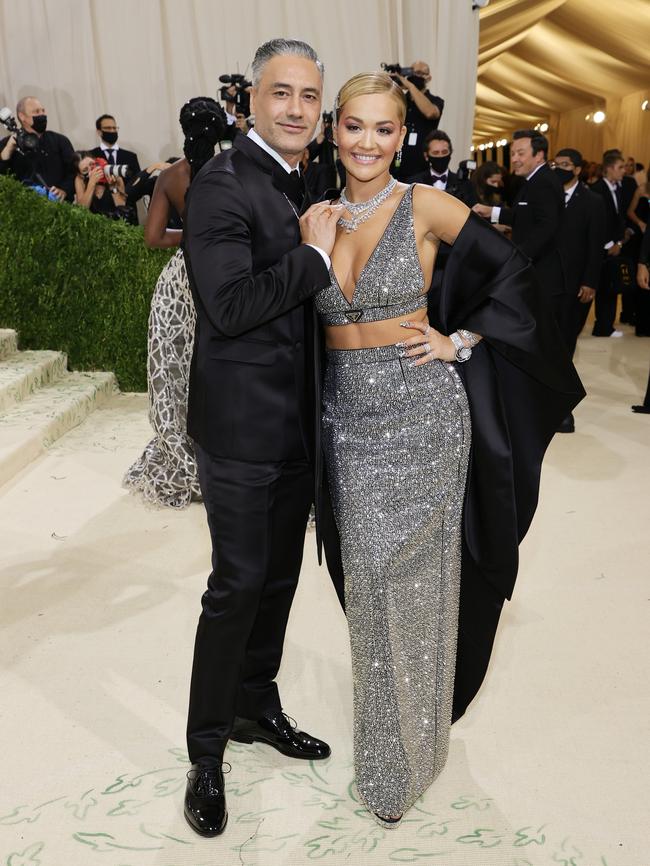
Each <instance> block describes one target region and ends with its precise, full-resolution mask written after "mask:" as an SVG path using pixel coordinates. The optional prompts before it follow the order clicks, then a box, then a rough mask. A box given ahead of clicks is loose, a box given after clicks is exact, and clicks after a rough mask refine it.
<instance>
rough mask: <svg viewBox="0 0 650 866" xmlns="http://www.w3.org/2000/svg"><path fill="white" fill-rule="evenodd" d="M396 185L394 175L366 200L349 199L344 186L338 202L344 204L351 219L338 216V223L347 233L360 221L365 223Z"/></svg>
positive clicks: (354, 229) (359, 223)
mask: <svg viewBox="0 0 650 866" xmlns="http://www.w3.org/2000/svg"><path fill="white" fill-rule="evenodd" d="M396 185H397V181H396V180H395V178H394V177H391V179H390V180H389V181H388V183H387V184H386V186H385V187H384V188H383V189H380V190H379V192H378V193H377V194H376V195H373V197H372V198H369V199H368V201H356V202H355V201H350V200H349V199H348V197H347V196H346V194H345V190H346V189H347V187H344V188H343V189H342V190H341V195H340V197H339V202H340V204H342V205H344V207H345V208H346V210H347V211H348V212H349V213H351V214H352V219H346V218H345V217H339V225H340V226H343V228H344V229H345V230H346V232H347V233H348V234H350V232H355V231H356V230H357V229H358V228H359V226H360V225H361V223H365V221H366V220H368V219H370V217H371V216H372V215H373V214H374V213H375V211H376V210H377V209H378V208H379V206H380V205H381V204H383V203H384V202H385V201H386V199H387V198H388V196H389V195H390V194H391V193H392V191H393V190H394V189H395V187H396Z"/></svg>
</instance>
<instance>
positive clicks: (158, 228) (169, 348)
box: [124, 97, 225, 508]
mask: <svg viewBox="0 0 650 866" xmlns="http://www.w3.org/2000/svg"><path fill="white" fill-rule="evenodd" d="M180 123H181V127H182V128H183V132H184V133H185V146H184V151H185V158H184V159H181V160H179V161H177V162H175V163H174V164H173V165H172V166H171V167H170V168H165V170H164V171H163V172H162V173H161V175H160V176H159V178H158V181H157V183H156V186H155V188H154V194H153V197H152V200H151V207H150V208H149V215H148V220H147V227H146V230H145V238H146V241H147V244H148V245H149V246H155V247H163V248H168V247H174V246H178V245H179V244H180V243H181V241H182V236H183V232H182V230H178V229H169V228H166V226H167V222H168V218H169V214H170V212H171V211H172V210H173V211H176V213H177V214H179V215H181V216H182V214H183V211H184V209H185V194H186V192H187V189H188V187H189V185H190V183H191V180H192V178H193V177H194V175H195V174H196V172H197V171H198V170H199V169H200V168H201V166H202V165H203V164H204V163H205V162H206V161H207V160H208V159H209V158H210V157H211V156H213V155H214V148H215V144H216V143H217V142H218V141H220V140H221V138H222V137H223V133H224V129H225V117H224V115H223V109H222V108H221V106H220V105H219V104H218V103H217V102H215V101H214V100H213V99H209V98H207V97H196V98H195V99H191V100H190V101H189V102H187V103H186V104H185V105H184V106H183V108H182V109H181V115H180ZM195 323H196V313H195V310H194V302H193V300H192V293H191V291H190V286H189V282H188V279H187V273H186V270H185V260H184V256H183V251H182V250H180V249H179V250H178V251H177V252H176V253H175V254H174V255H173V256H172V258H171V259H170V260H169V262H168V263H167V265H165V267H164V268H163V271H162V273H161V274H160V277H159V278H158V282H157V283H156V288H155V291H154V295H153V298H152V301H151V312H150V314H149V336H148V361H147V383H148V391H149V421H150V423H151V426H152V427H153V430H154V433H155V435H154V437H153V439H151V441H150V442H149V443H148V444H147V446H146V447H145V449H144V451H143V453H142V454H141V455H140V457H138V459H137V460H136V461H135V463H133V465H132V466H130V467H129V469H128V470H127V472H126V475H125V476H124V485H125V486H126V487H129V488H131V489H133V490H138V491H139V492H140V493H142V495H143V497H144V498H145V499H146V500H147V501H149V502H153V503H156V504H158V505H166V506H170V507H172V508H183V507H185V506H187V505H189V503H190V502H191V501H192V500H194V499H199V498H200V496H201V491H200V488H199V481H198V475H197V468H196V459H195V457H194V448H193V444H192V440H191V439H190V437H189V436H188V435H187V391H188V385H189V373H190V362H191V360H192V348H193V343H194V326H195Z"/></svg>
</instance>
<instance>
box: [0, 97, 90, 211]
mask: <svg viewBox="0 0 650 866" xmlns="http://www.w3.org/2000/svg"><path fill="white" fill-rule="evenodd" d="M16 116H17V117H18V120H19V121H20V125H21V127H22V129H21V130H20V131H19V132H18V133H17V134H16V133H12V134H11V135H9V136H8V137H7V138H4V139H3V140H2V141H0V174H7V173H11V174H13V175H14V176H15V177H16V178H18V180H20V181H23V182H27V183H31V184H34V185H35V184H41V183H43V184H45V186H47V187H48V188H49V191H50V192H51V193H53V194H54V195H55V196H56V197H57V199H58V200H59V201H64V200H67V201H72V197H73V194H74V192H73V191H74V176H75V169H74V165H73V159H74V149H73V147H72V144H71V143H70V140H69V139H68V138H66V136H65V135H61V133H59V132H52V131H51V130H48V129H47V114H46V113H45V109H44V108H43V106H42V105H41V103H40V101H39V100H38V99H37V98H36V97H35V96H24V97H23V98H22V99H21V100H20V101H19V102H18V105H17V106H16Z"/></svg>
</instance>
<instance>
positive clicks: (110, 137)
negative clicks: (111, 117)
mask: <svg viewBox="0 0 650 866" xmlns="http://www.w3.org/2000/svg"><path fill="white" fill-rule="evenodd" d="M102 140H103V141H104V142H105V143H106V144H115V142H116V141H117V133H116V132H102Z"/></svg>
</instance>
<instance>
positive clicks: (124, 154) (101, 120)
mask: <svg viewBox="0 0 650 866" xmlns="http://www.w3.org/2000/svg"><path fill="white" fill-rule="evenodd" d="M95 129H96V130H97V137H98V138H99V145H98V147H94V148H93V149H92V150H90V151H89V153H90V155H91V156H94V157H101V158H102V159H105V160H106V162H107V163H108V164H109V165H126V166H127V167H128V169H129V174H128V178H130V179H133V178H134V177H135V176H136V175H139V174H140V161H139V159H138V155H137V154H136V153H134V152H133V151H132V150H125V148H123V147H118V144H117V139H118V133H119V127H118V125H117V121H116V120H115V118H114V117H113V115H112V114H101V115H100V116H99V117H98V118H97V120H96V121H95ZM125 185H126V192H127V204H129V205H131V206H132V207H131V208H129V209H128V212H127V214H126V216H125V219H126V221H127V222H130V223H132V224H133V225H137V224H138V214H137V211H136V209H135V204H136V201H137V199H138V196H136V197H135V198H134V197H133V196H132V195H131V194H130V193H131V191H132V189H133V188H132V187H131V186H130V184H129V182H128V179H127V180H125ZM138 192H139V190H138Z"/></svg>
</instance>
